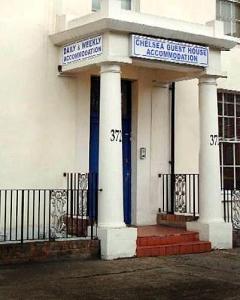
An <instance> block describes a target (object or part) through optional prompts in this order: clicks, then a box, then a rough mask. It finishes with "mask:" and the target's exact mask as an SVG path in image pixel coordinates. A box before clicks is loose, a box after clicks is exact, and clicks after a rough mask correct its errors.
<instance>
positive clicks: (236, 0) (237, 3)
mask: <svg viewBox="0 0 240 300" xmlns="http://www.w3.org/2000/svg"><path fill="white" fill-rule="evenodd" d="M216 1H217V3H216V18H217V20H219V21H222V22H223V23H225V24H226V23H230V27H231V28H230V33H228V32H226V33H225V34H226V35H230V36H234V37H240V16H239V19H236V18H234V14H233V12H234V7H238V8H239V10H240V0H216ZM224 2H225V3H229V4H230V5H231V16H230V17H229V19H226V18H224V17H223V16H221V10H222V4H223V3H224ZM239 14H240V13H239ZM237 24H239V29H237V26H236V25H237ZM235 26H236V32H235V29H234V28H235Z"/></svg>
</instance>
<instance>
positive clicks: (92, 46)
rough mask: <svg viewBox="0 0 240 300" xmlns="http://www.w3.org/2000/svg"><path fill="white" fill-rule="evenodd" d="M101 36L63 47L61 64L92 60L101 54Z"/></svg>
mask: <svg viewBox="0 0 240 300" xmlns="http://www.w3.org/2000/svg"><path fill="white" fill-rule="evenodd" d="M102 52H103V46H102V36H101V35H100V36H97V37H92V38H88V39H86V40H82V41H79V42H75V43H72V44H69V45H66V46H64V47H63V53H62V64H63V65H68V64H70V63H73V62H76V61H79V60H85V59H89V58H93V57H95V56H98V55H100V54H102Z"/></svg>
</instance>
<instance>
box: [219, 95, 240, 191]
mask: <svg viewBox="0 0 240 300" xmlns="http://www.w3.org/2000/svg"><path fill="white" fill-rule="evenodd" d="M218 94H220V95H221V102H220V101H219V102H218V103H221V104H220V105H222V114H221V115H220V114H218V118H221V119H222V136H219V148H220V157H221V160H220V172H221V187H222V188H224V169H225V168H233V180H234V182H233V188H234V189H236V188H238V189H240V186H237V174H236V173H237V169H238V170H240V164H238V165H237V163H236V147H235V145H237V144H240V138H239V137H238V136H237V119H240V117H239V116H237V109H236V108H237V103H238V102H237V96H238V97H239V96H240V93H239V92H232V91H226V90H218ZM226 94H232V95H233V97H234V102H232V103H233V105H234V116H230V118H234V137H232V138H226V137H225V132H224V131H225V130H224V129H225V128H224V118H226V117H228V115H226V114H225V109H224V104H225V103H226V101H225V95H226ZM219 126H220V125H219ZM224 144H228V145H231V146H232V153H233V164H231V165H226V164H224V161H223V158H224V152H223V151H224V150H223V146H224Z"/></svg>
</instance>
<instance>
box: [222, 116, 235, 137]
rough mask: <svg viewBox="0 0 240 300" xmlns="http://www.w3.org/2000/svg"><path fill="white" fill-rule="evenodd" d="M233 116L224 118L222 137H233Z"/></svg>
mask: <svg viewBox="0 0 240 300" xmlns="http://www.w3.org/2000/svg"><path fill="white" fill-rule="evenodd" d="M234 136H235V134H234V118H224V137H225V138H234Z"/></svg>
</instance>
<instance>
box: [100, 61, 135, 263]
mask: <svg viewBox="0 0 240 300" xmlns="http://www.w3.org/2000/svg"><path fill="white" fill-rule="evenodd" d="M100 74H101V84H100V124H99V129H100V136H99V189H100V192H99V199H98V237H99V239H100V240H101V256H102V258H103V259H115V258H120V257H131V256H134V255H135V252H136V239H137V230H136V228H127V227H126V225H125V224H124V218H123V165H122V113H121V110H122V109H121V72H120V66H118V65H113V64H103V65H102V66H101V72H100Z"/></svg>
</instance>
